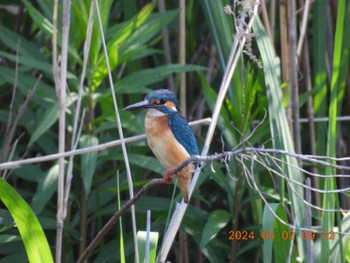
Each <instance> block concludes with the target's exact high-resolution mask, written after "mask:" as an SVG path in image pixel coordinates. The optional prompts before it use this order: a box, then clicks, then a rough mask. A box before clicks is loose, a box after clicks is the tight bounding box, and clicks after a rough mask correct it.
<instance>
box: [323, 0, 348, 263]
mask: <svg viewBox="0 0 350 263" xmlns="http://www.w3.org/2000/svg"><path fill="white" fill-rule="evenodd" d="M346 2H347V1H345V0H340V1H338V10H337V23H336V31H335V39H334V53H333V54H334V56H333V67H332V81H331V89H330V93H331V96H330V105H329V111H328V118H329V122H328V135H327V152H326V156H329V157H337V142H338V131H337V129H338V126H339V123H338V122H337V116H338V115H339V112H340V109H341V105H342V102H343V97H344V90H345V83H346V79H347V74H346V72H347V66H348V64H349V49H350V40H349V36H347V37H345V35H348V34H347V33H345V32H348V31H345V30H344V27H345V25H346V24H348V23H349V20H348V19H349V18H347V20H348V21H346V20H345V19H346V17H347V16H348V15H350V5H349V3H347V4H346ZM346 5H347V8H346ZM331 162H332V163H333V164H336V162H335V161H331ZM325 174H329V175H334V174H336V169H335V168H331V167H327V168H326V172H325ZM335 189H337V185H336V180H335V178H334V177H333V176H329V177H327V179H326V180H325V184H324V190H329V191H333V190H335ZM337 199H338V197H337V195H336V194H334V193H333V194H326V195H324V196H323V201H322V208H324V209H329V210H333V209H335V208H337V207H336V204H338V203H339V201H337ZM334 218H335V213H334V212H328V211H322V229H324V230H327V229H333V227H334ZM338 223H339V222H338ZM341 241H342V240H341V239H340V254H341V255H343V254H344V253H343V251H342V248H343V246H342V243H341ZM332 245H333V240H329V239H325V240H324V239H323V240H322V241H321V262H324V263H326V262H329V261H330V260H331V257H330V247H331V246H332ZM341 261H342V262H344V258H343V259H342V260H341Z"/></svg>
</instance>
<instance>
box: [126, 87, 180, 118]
mask: <svg viewBox="0 0 350 263" xmlns="http://www.w3.org/2000/svg"><path fill="white" fill-rule="evenodd" d="M178 108H179V102H178V101H177V99H176V97H175V95H174V94H173V93H172V92H171V91H170V90H166V89H160V90H155V91H152V92H150V93H149V94H147V96H146V97H145V99H144V100H143V101H140V102H137V103H135V104H132V105H129V106H128V107H126V108H124V110H127V111H131V110H141V109H149V110H152V111H153V110H155V111H153V112H154V113H155V115H157V114H158V115H164V114H169V113H174V112H177V110H178Z"/></svg>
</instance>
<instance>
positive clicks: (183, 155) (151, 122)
mask: <svg viewBox="0 0 350 263" xmlns="http://www.w3.org/2000/svg"><path fill="white" fill-rule="evenodd" d="M145 130H146V134H147V140H148V144H149V147H150V148H151V150H152V152H153V153H154V155H155V156H156V157H157V159H158V160H159V162H160V163H161V164H162V165H163V166H164V167H166V168H169V167H175V166H178V165H180V164H181V163H183V162H184V161H185V160H187V159H188V158H189V157H190V155H189V153H188V152H187V151H186V149H185V148H184V147H183V146H182V145H181V144H180V143H179V142H178V141H177V140H176V138H175V136H174V134H173V132H172V131H171V128H170V127H169V124H168V116H167V115H162V116H159V115H158V116H155V115H152V114H150V113H149V112H148V113H147V114H146V117H145Z"/></svg>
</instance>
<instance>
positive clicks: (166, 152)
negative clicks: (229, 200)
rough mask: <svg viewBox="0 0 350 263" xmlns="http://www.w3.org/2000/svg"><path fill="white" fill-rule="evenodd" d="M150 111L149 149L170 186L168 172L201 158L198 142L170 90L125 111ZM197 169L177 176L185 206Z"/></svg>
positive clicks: (147, 121) (147, 118)
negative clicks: (191, 157)
mask: <svg viewBox="0 0 350 263" xmlns="http://www.w3.org/2000/svg"><path fill="white" fill-rule="evenodd" d="M140 109H147V114H146V116H145V120H144V126H145V131H146V135H147V141H148V145H149V147H150V148H151V150H152V152H153V153H154V155H155V156H156V157H157V159H158V160H159V162H160V163H161V164H162V165H163V166H164V167H165V168H166V169H167V170H166V174H165V175H164V180H165V181H166V182H168V183H171V181H172V176H171V175H170V174H169V172H170V171H171V170H172V169H173V168H174V167H176V166H178V165H180V164H182V163H183V162H184V161H186V160H187V159H188V158H190V156H192V155H198V146H197V140H196V137H195V136H194V133H193V131H192V129H191V127H190V126H189V125H188V123H187V121H186V119H185V118H184V117H183V116H182V115H181V114H180V113H179V102H178V100H177V99H176V97H175V95H174V94H173V93H172V92H171V91H170V90H167V89H160V90H155V91H152V92H150V93H149V94H147V95H146V97H145V99H144V100H143V101H141V102H138V103H135V104H132V105H130V106H128V107H126V108H124V110H127V111H131V110H140ZM195 168H196V167H195V165H193V164H190V165H188V166H187V167H186V168H184V169H182V170H181V171H180V172H179V173H177V174H175V177H176V178H177V180H178V182H179V186H180V189H181V192H182V196H183V198H184V201H185V203H187V202H188V198H189V186H190V182H191V177H192V174H193V172H194V170H195Z"/></svg>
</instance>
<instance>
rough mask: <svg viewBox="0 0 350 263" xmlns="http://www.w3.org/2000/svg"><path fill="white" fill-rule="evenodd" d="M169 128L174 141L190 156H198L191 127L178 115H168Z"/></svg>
mask: <svg viewBox="0 0 350 263" xmlns="http://www.w3.org/2000/svg"><path fill="white" fill-rule="evenodd" d="M168 117H169V120H168V121H169V126H170V128H171V131H172V132H173V134H174V136H175V138H176V140H177V141H178V142H180V143H181V145H182V146H183V147H184V148H185V149H186V151H187V152H188V153H189V154H190V155H198V146H197V140H196V137H195V136H194V133H193V131H192V129H191V127H190V126H189V125H188V123H187V121H186V120H185V118H184V117H182V116H181V115H180V114H179V113H171V114H168Z"/></svg>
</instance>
